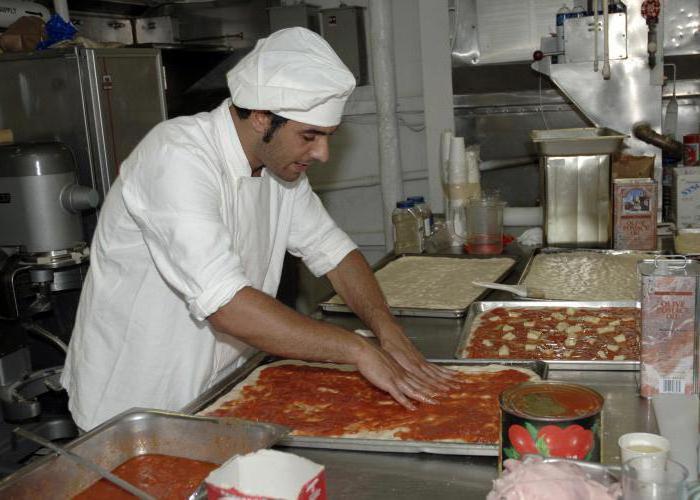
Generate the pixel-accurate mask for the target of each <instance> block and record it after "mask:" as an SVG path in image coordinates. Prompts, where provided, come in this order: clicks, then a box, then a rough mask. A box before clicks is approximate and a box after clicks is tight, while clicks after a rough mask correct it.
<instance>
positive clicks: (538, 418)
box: [498, 381, 604, 468]
mask: <svg viewBox="0 0 700 500" xmlns="http://www.w3.org/2000/svg"><path fill="white" fill-rule="evenodd" d="M603 402H604V399H603V396H601V395H600V394H599V393H598V392H596V391H594V390H593V389H590V388H588V387H585V386H582V385H577V384H569V383H567V382H555V381H542V382H525V383H523V384H519V385H517V386H515V387H511V388H510V389H507V390H505V391H503V392H502V393H501V396H500V398H499V403H500V406H501V445H500V448H499V457H498V463H499V468H501V466H502V464H503V460H505V459H507V458H515V459H520V458H522V456H523V455H526V454H537V455H541V456H543V457H559V458H570V459H574V460H584V461H588V462H600V450H601V442H600V436H601V429H600V428H601V413H602V410H603Z"/></svg>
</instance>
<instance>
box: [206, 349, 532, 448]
mask: <svg viewBox="0 0 700 500" xmlns="http://www.w3.org/2000/svg"><path fill="white" fill-rule="evenodd" d="M280 365H303V366H317V367H321V368H332V369H336V370H343V371H355V367H354V366H351V365H337V364H329V363H307V362H304V361H298V360H283V361H276V362H274V363H269V364H266V365H261V366H259V367H258V368H256V369H255V370H254V371H253V372H252V373H251V374H250V375H248V377H246V379H245V380H243V381H242V382H241V383H240V384H238V385H236V387H234V388H233V389H232V390H231V391H229V392H228V393H226V394H224V395H223V396H221V397H220V398H219V399H217V400H216V401H215V402H214V403H213V404H212V405H211V406H209V407H208V408H205V409H204V410H202V411H201V412H199V415H204V416H207V415H211V414H212V413H213V412H215V411H217V410H218V409H220V408H222V407H225V406H227V405H228V404H229V403H235V402H236V401H240V400H241V399H242V398H243V390H244V389H245V388H246V387H250V386H254V385H256V383H257V381H258V378H259V377H260V372H261V371H262V370H264V369H265V368H268V367H271V366H280ZM449 368H450V369H453V370H457V371H460V372H463V373H493V372H499V371H501V370H516V371H519V372H522V373H525V374H526V375H528V376H529V377H530V380H540V376H539V375H537V374H536V373H535V372H533V371H532V370H529V369H527V368H521V367H516V366H504V365H495V364H494V365H483V366H465V365H451V366H450V367H449ZM400 430H402V429H401V428H397V429H386V430H383V431H381V432H375V431H373V432H366V431H365V432H356V433H353V434H344V435H342V436H337V437H342V438H353V439H387V440H392V441H400V438H398V437H396V436H395V435H394V434H395V433H396V432H398V431H400ZM292 435H298V433H295V432H292ZM452 442H455V441H452ZM459 442H466V441H459Z"/></svg>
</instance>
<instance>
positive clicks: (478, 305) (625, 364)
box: [455, 300, 640, 371]
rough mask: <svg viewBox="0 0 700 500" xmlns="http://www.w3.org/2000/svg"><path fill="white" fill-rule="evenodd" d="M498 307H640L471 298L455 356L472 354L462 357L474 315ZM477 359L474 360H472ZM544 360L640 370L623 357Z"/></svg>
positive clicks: (573, 366)
mask: <svg viewBox="0 0 700 500" xmlns="http://www.w3.org/2000/svg"><path fill="white" fill-rule="evenodd" d="M497 307H508V308H513V309H515V308H518V309H538V308H544V307H577V308H579V307H585V308H588V309H596V308H602V307H636V308H639V307H640V304H639V302H635V301H609V302H585V301H570V300H566V301H560V300H557V301H543V300H537V301H534V300H533V301H525V300H513V301H489V302H474V303H473V304H472V305H471V306H469V314H468V315H467V319H466V321H465V322H464V327H463V329H462V333H460V335H459V340H458V342H457V351H456V352H455V357H456V358H459V359H469V360H472V358H462V352H463V351H464V348H465V347H466V346H467V343H468V342H469V334H470V333H471V329H472V324H474V320H475V319H476V317H477V315H479V314H480V313H483V312H486V311H490V310H491V309H496V308H497ZM474 361H476V360H474ZM542 361H543V362H545V363H547V365H548V366H549V368H550V369H552V370H595V371H639V361H638V360H637V361H634V360H625V361H602V360H599V361H595V360H590V361H582V360H542Z"/></svg>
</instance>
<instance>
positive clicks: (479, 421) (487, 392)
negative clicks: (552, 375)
mask: <svg viewBox="0 0 700 500" xmlns="http://www.w3.org/2000/svg"><path fill="white" fill-rule="evenodd" d="M458 377H459V379H460V380H461V382H462V383H461V384H460V387H459V388H457V389H450V390H449V391H448V392H447V393H445V394H442V395H440V396H439V397H438V404H436V405H429V404H421V403H417V404H416V407H417V409H416V410H415V411H407V410H406V409H405V408H404V407H403V406H401V405H399V404H398V403H397V402H396V401H394V399H393V398H392V397H391V396H390V395H389V394H387V393H386V392H384V391H382V390H380V389H377V388H376V387H374V386H373V385H371V384H370V383H369V382H368V381H367V380H365V379H364V378H363V377H362V375H360V374H359V373H358V372H356V371H341V370H337V369H333V368H322V367H313V366H299V365H281V366H273V367H268V368H265V369H263V370H262V371H261V372H260V377H259V378H258V380H257V383H256V384H255V385H252V386H246V387H244V389H243V396H242V398H241V399H239V400H236V401H231V402H229V403H226V404H224V405H223V406H222V407H221V408H219V409H218V410H216V411H214V412H212V413H210V414H209V415H211V416H235V417H239V418H244V419H249V420H256V421H263V422H273V423H277V424H281V425H286V426H289V427H291V428H292V429H294V434H295V435H305V436H335V437H341V436H355V437H361V436H358V434H361V433H363V432H370V433H371V432H380V433H387V434H388V435H387V438H389V439H392V438H393V439H397V438H398V439H404V440H416V441H437V440H446V441H460V442H468V443H481V444H489V443H496V442H498V432H499V428H498V418H499V412H498V395H499V394H500V393H501V391H503V390H504V389H506V388H508V387H511V386H513V385H516V384H519V383H521V382H525V381H527V380H529V376H528V374H526V373H523V372H521V371H518V370H511V369H507V370H501V371H496V372H480V373H463V372H458Z"/></svg>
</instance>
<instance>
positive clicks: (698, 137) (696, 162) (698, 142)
mask: <svg viewBox="0 0 700 500" xmlns="http://www.w3.org/2000/svg"><path fill="white" fill-rule="evenodd" d="M683 165H685V166H686V167H697V166H700V134H688V135H684V136H683Z"/></svg>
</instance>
